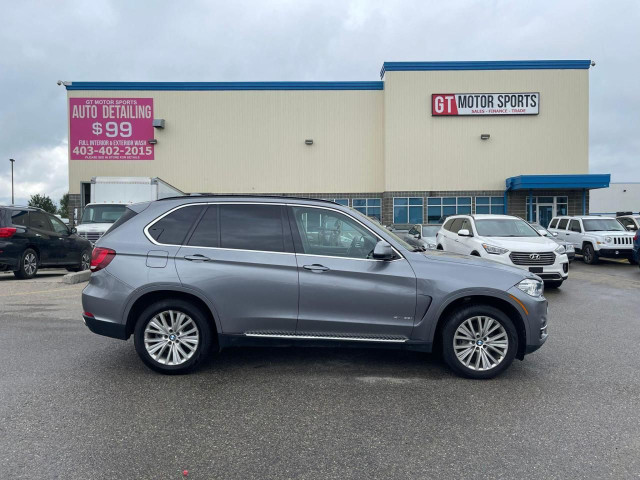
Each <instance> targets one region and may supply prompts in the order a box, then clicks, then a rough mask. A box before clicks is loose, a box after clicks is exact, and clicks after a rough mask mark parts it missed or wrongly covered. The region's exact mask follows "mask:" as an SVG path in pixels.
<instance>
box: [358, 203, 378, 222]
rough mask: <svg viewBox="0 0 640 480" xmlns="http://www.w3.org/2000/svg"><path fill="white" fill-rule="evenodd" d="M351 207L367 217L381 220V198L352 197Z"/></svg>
mask: <svg viewBox="0 0 640 480" xmlns="http://www.w3.org/2000/svg"><path fill="white" fill-rule="evenodd" d="M353 208H355V209H356V210H357V211H359V212H360V213H363V214H365V215H366V216H367V217H371V218H375V219H376V220H378V221H379V222H381V221H382V200H381V199H379V198H354V199H353Z"/></svg>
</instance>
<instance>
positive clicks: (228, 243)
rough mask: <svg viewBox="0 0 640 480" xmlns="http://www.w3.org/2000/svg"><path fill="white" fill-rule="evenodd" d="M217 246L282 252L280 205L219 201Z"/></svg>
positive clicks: (282, 235)
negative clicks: (236, 203) (218, 237)
mask: <svg viewBox="0 0 640 480" xmlns="http://www.w3.org/2000/svg"><path fill="white" fill-rule="evenodd" d="M220 246H221V247H222V248H234V249H239V250H264V251H268V252H284V234H283V225H282V209H281V207H280V205H220Z"/></svg>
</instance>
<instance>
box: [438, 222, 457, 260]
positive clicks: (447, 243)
mask: <svg viewBox="0 0 640 480" xmlns="http://www.w3.org/2000/svg"><path fill="white" fill-rule="evenodd" d="M457 222H458V219H457V218H450V219H448V220H447V221H446V222H445V223H444V225H443V227H442V230H440V233H441V234H442V235H441V236H442V238H441V240H440V244H441V245H442V249H443V250H444V251H445V252H453V251H454V250H455V243H456V239H457V236H458V231H457V230H455V231H454V226H455V225H456V224H457Z"/></svg>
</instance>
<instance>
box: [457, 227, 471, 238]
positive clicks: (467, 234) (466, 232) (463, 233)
mask: <svg viewBox="0 0 640 480" xmlns="http://www.w3.org/2000/svg"><path fill="white" fill-rule="evenodd" d="M458 236H459V237H473V235H471V232H470V231H469V230H467V229H466V228H463V229H462V230H458Z"/></svg>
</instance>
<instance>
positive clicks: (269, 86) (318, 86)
mask: <svg viewBox="0 0 640 480" xmlns="http://www.w3.org/2000/svg"><path fill="white" fill-rule="evenodd" d="M65 87H66V88H67V90H383V89H384V83H383V82H70V83H69V84H68V85H65Z"/></svg>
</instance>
